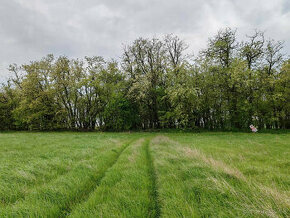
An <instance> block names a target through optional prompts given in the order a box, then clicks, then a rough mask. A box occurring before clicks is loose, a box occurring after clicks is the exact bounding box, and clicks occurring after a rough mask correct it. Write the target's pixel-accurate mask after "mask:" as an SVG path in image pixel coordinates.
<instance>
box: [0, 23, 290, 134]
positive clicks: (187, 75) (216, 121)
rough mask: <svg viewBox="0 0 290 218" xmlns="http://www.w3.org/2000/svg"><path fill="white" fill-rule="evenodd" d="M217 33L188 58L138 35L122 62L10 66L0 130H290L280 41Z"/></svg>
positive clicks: (178, 45) (173, 45)
mask: <svg viewBox="0 0 290 218" xmlns="http://www.w3.org/2000/svg"><path fill="white" fill-rule="evenodd" d="M245 38H246V40H244V41H238V40H237V37H236V30H233V29H230V28H226V29H222V30H220V31H219V32H218V33H217V34H216V35H215V36H213V37H212V38H210V39H209V40H208V45H207V47H206V48H205V49H203V50H202V51H200V52H199V53H198V55H196V56H190V55H188V54H187V53H186V51H187V49H188V46H187V44H186V43H185V42H184V41H183V40H180V39H179V38H178V37H177V36H175V35H166V36H165V37H163V38H151V39H147V38H138V39H136V40H135V41H134V42H133V43H132V44H130V45H127V46H125V47H124V49H123V54H122V57H121V58H120V61H119V62H117V61H115V60H109V61H108V60H105V59H104V58H102V57H100V56H94V57H85V58H83V59H69V58H68V57H66V56H60V57H54V56H53V55H47V56H46V57H44V58H42V59H41V60H39V61H32V62H30V63H29V64H24V65H21V66H18V65H16V64H13V65H10V67H9V71H10V72H11V77H10V79H9V80H8V81H7V82H5V83H4V84H2V86H1V89H0V129H2V130H3V129H12V130H55V129H85V130H95V129H100V130H115V131H116V130H117V131H119V130H130V129H155V128H183V129H195V128H205V129H243V128H248V126H249V125H250V124H254V125H256V126H257V127H258V128H260V129H262V128H268V129H280V128H290V59H289V58H287V57H286V56H285V55H284V54H283V53H282V48H283V43H282V42H281V41H275V40H272V39H270V40H267V39H265V36H264V33H263V32H260V31H255V32H254V34H252V35H248V36H246V37H245Z"/></svg>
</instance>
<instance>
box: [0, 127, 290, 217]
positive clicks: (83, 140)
mask: <svg viewBox="0 0 290 218" xmlns="http://www.w3.org/2000/svg"><path fill="white" fill-rule="evenodd" d="M65 216H69V217H290V134H289V133H288V134H287V133H283V134H270V133H267V134H266V133H258V134H248V133H196V134H194V133H93V132H92V133H76V132H56V133H54V132H48V133H33V132H30V133H29V132H18V133H17V132H7V133H5V132H4V133H0V217H65Z"/></svg>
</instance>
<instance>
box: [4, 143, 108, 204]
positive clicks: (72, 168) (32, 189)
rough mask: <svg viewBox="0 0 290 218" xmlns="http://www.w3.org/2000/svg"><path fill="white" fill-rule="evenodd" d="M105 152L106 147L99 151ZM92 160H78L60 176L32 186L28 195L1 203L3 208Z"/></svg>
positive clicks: (27, 191) (23, 198) (27, 194)
mask: <svg viewBox="0 0 290 218" xmlns="http://www.w3.org/2000/svg"><path fill="white" fill-rule="evenodd" d="M105 150H106V147H102V148H101V149H100V150H99V152H103V151H105ZM92 159H94V156H90V157H88V158H85V159H79V160H77V162H75V163H74V164H73V165H72V166H71V168H70V169H68V170H66V171H65V170H64V171H63V172H61V173H59V174H56V175H54V176H52V177H51V178H49V179H47V180H45V181H42V182H40V183H38V184H37V185H34V186H30V187H29V188H28V189H27V190H26V193H25V194H23V195H21V194H20V195H19V197H18V198H15V199H13V200H9V201H7V202H4V203H3V202H1V203H2V204H1V206H3V207H7V206H13V205H15V203H16V202H17V201H20V200H25V199H26V198H27V196H29V194H30V193H31V192H33V191H35V190H37V189H40V188H41V187H43V186H45V185H47V184H50V183H52V182H53V181H55V180H57V179H59V178H61V177H62V176H65V175H67V174H69V173H70V172H72V171H73V170H75V169H76V168H77V167H78V166H79V164H80V163H81V162H84V161H91V160H92Z"/></svg>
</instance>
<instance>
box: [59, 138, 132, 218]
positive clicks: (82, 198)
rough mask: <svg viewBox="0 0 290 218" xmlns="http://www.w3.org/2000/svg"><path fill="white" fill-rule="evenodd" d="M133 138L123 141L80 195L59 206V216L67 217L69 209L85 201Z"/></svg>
mask: <svg viewBox="0 0 290 218" xmlns="http://www.w3.org/2000/svg"><path fill="white" fill-rule="evenodd" d="M133 141H134V140H130V141H129V142H127V143H125V144H124V145H123V146H122V148H121V149H120V151H118V153H117V155H116V157H115V158H114V159H113V160H112V162H111V163H110V164H108V166H107V167H106V169H105V170H103V172H102V173H101V174H99V175H98V176H97V178H96V182H95V183H94V184H92V185H91V187H89V188H88V189H87V190H86V191H85V192H83V193H81V196H78V198H77V197H76V198H75V199H73V200H72V201H71V202H68V203H67V204H66V206H65V207H63V208H61V210H60V211H61V212H60V214H59V217H67V216H69V215H70V213H71V211H72V210H73V209H74V208H75V207H76V206H77V205H79V204H81V203H83V202H85V201H86V200H87V199H88V198H89V195H90V194H91V193H92V192H93V191H94V190H95V189H96V188H97V187H98V186H99V185H100V183H101V181H102V179H103V178H104V177H105V176H106V173H107V172H108V171H109V170H110V169H111V168H112V167H113V166H114V165H115V164H116V162H117V161H118V159H119V157H120V156H121V154H122V153H123V152H124V150H125V149H126V148H127V147H128V146H129V145H130V144H132V142H133Z"/></svg>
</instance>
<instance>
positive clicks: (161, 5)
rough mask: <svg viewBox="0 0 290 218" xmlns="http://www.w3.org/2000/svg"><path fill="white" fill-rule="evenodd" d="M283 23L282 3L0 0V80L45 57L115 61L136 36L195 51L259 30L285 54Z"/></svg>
mask: <svg viewBox="0 0 290 218" xmlns="http://www.w3.org/2000/svg"><path fill="white" fill-rule="evenodd" d="M289 20H290V4H289V1H288V0H275V1H273V0H243V1H240V0H219V1H216V0H147V1H145V0H142V1H141V0H123V1H117V0H86V1H81V0H62V1H59V0H1V4H0V48H1V53H0V80H1V78H3V77H4V76H6V75H7V70H6V68H7V66H8V64H10V63H18V64H22V63H26V62H28V61H30V60H35V59H40V58H41V57H43V56H44V55H46V54H48V53H53V54H55V55H67V56H69V57H83V56H85V55H102V56H105V57H107V58H109V57H112V58H118V57H119V56H120V55H121V52H122V44H123V43H125V44H127V43H130V42H131V41H132V40H134V39H135V38H137V37H139V36H144V37H151V36H160V35H163V34H167V33H174V34H177V35H179V36H180V37H181V38H183V39H185V40H186V42H187V43H188V44H189V45H190V50H191V51H194V52H195V53H196V52H197V51H198V50H199V49H201V48H202V47H204V46H205V45H206V43H207V39H208V37H210V36H212V35H213V34H214V33H215V32H216V31H217V30H218V29H220V28H222V27H227V26H229V27H233V28H238V33H239V37H240V38H243V36H244V35H245V34H246V33H251V31H253V30H254V29H261V30H265V31H266V35H267V36H269V37H271V38H274V39H277V40H284V41H285V53H288V54H289V53H290V41H289V40H288V39H289V38H290V25H289ZM287 40H288V41H287Z"/></svg>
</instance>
